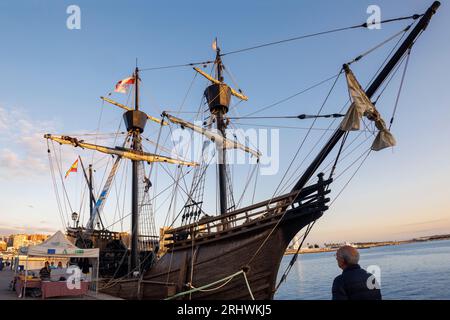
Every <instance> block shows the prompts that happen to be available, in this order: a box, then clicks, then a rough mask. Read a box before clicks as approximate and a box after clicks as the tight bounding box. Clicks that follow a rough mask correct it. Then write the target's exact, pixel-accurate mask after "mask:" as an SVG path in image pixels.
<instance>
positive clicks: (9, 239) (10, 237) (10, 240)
mask: <svg viewBox="0 0 450 320" xmlns="http://www.w3.org/2000/svg"><path fill="white" fill-rule="evenodd" d="M6 243H7V244H8V247H12V246H13V243H14V236H9V237H8V241H6Z"/></svg>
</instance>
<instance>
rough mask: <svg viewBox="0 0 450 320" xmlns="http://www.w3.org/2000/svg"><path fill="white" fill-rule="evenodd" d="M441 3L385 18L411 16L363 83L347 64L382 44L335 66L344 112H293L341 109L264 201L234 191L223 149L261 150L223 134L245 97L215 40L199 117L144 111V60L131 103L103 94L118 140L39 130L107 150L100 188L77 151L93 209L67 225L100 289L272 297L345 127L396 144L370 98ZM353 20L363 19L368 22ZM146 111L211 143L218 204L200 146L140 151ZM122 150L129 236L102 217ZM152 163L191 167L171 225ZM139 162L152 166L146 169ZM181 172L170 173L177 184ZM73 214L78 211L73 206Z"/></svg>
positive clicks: (326, 185)
mask: <svg viewBox="0 0 450 320" xmlns="http://www.w3.org/2000/svg"><path fill="white" fill-rule="evenodd" d="M439 5H440V3H439V2H434V3H433V4H432V6H431V7H430V8H429V9H428V10H427V11H426V12H425V13H424V14H420V15H414V16H411V17H405V18H399V19H391V20H387V21H385V22H392V21H395V20H406V19H412V20H413V22H412V23H411V24H410V25H408V27H406V28H405V29H402V32H401V33H400V34H401V35H402V38H401V39H400V40H403V41H400V40H399V42H398V43H397V44H396V46H395V47H394V49H393V50H392V51H391V52H390V54H389V56H388V58H386V60H385V62H384V64H383V65H382V66H381V67H380V69H379V72H378V74H377V75H376V76H375V77H374V78H373V81H371V83H370V85H369V86H368V88H367V89H366V90H364V89H363V88H362V86H361V85H360V84H359V82H358V80H357V79H356V77H355V75H354V74H353V72H352V70H351V68H350V66H351V64H352V63H355V62H358V61H360V60H361V59H362V58H363V57H364V56H365V55H367V54H369V53H371V52H372V51H373V50H375V49H376V48H378V47H379V46H377V47H375V48H374V49H371V50H369V51H367V52H366V53H364V54H362V55H359V56H357V57H356V58H355V59H354V60H352V61H351V62H349V63H346V64H344V65H343V67H342V69H341V71H340V73H339V75H341V74H343V75H345V78H346V82H347V87H348V92H349V96H350V103H349V104H347V106H349V107H348V109H347V111H346V112H345V113H343V114H339V113H334V114H327V115H326V114H322V113H321V112H320V111H319V112H318V113H317V114H315V115H306V114H302V115H299V116H297V118H298V119H309V118H312V119H317V118H335V119H336V118H342V119H341V120H340V123H339V124H338V126H337V128H336V129H335V131H334V133H333V134H332V135H331V137H330V138H329V140H328V141H327V142H326V143H325V145H324V146H323V147H322V149H321V150H320V151H319V152H318V153H317V155H316V156H315V158H314V159H313V161H312V162H311V163H310V164H309V165H308V166H306V169H304V170H303V171H302V172H301V174H299V176H298V179H297V180H296V181H295V182H294V183H293V187H292V188H291V189H290V190H288V191H287V192H285V193H284V194H281V195H275V194H276V193H274V196H273V197H271V198H269V199H267V200H265V201H261V202H257V203H255V202H252V203H250V204H248V205H246V206H240V205H239V203H236V201H235V200H234V197H233V192H232V184H231V176H230V172H229V167H230V164H227V156H226V155H227V152H229V151H230V149H237V150H238V151H239V152H244V153H247V154H249V155H250V156H251V157H254V158H255V159H259V158H260V157H261V152H259V151H258V150H257V149H254V148H251V147H249V146H247V145H246V144H244V143H240V142H238V140H237V139H235V138H234V137H229V136H227V128H228V127H229V126H230V124H231V123H232V122H231V121H232V120H233V118H232V117H229V116H228V111H229V109H230V102H231V99H232V97H234V98H236V99H238V101H242V100H244V101H245V100H247V97H246V96H245V95H244V94H243V93H242V91H240V90H235V89H233V88H231V87H230V86H229V85H228V84H227V83H226V82H225V79H224V70H225V71H226V68H225V66H224V64H223V61H222V58H223V56H224V55H225V54H222V53H221V50H220V48H219V47H218V44H217V41H216V42H215V43H214V49H215V52H216V56H215V59H214V60H213V61H208V62H204V64H211V65H213V72H212V74H211V75H210V74H208V73H206V72H204V71H203V70H201V69H200V68H197V67H194V69H195V72H196V73H197V74H200V75H201V76H203V77H205V78H206V79H207V80H208V81H209V82H210V84H209V86H208V87H207V88H206V90H205V91H204V98H205V101H206V103H205V105H206V106H207V109H206V113H205V117H204V119H203V121H204V122H203V124H202V125H197V124H194V123H191V122H188V121H185V120H183V119H181V118H178V117H175V116H173V115H171V114H170V113H169V112H163V113H162V115H161V116H162V118H161V119H159V118H155V117H152V116H150V115H147V114H146V113H145V112H144V111H143V110H142V108H141V106H140V101H139V96H140V95H139V94H140V72H141V71H142V70H141V69H139V68H138V67H136V69H135V71H134V73H133V75H132V76H131V77H130V78H128V79H126V80H125V82H123V81H122V84H123V83H128V84H132V85H133V91H132V92H133V97H134V103H132V105H134V107H128V106H126V105H125V104H121V103H118V102H116V101H114V100H112V99H110V98H107V97H102V99H103V100H104V101H105V102H106V103H111V104H113V105H115V106H118V107H120V108H122V109H124V110H125V113H124V115H123V118H124V122H125V125H126V132H125V133H124V134H125V139H124V141H123V143H122V145H121V146H117V147H105V146H101V145H98V144H93V143H88V142H86V141H85V140H84V139H79V138H75V137H73V136H68V135H59V136H57V135H52V134H46V135H45V138H46V139H47V141H48V144H49V148H48V149H49V153H50V149H51V148H50V145H51V144H53V143H57V144H61V145H70V146H73V147H78V148H82V149H87V150H94V151H95V152H100V153H105V154H108V155H111V156H112V158H113V164H112V167H111V169H110V173H109V175H108V178H107V179H106V182H105V183H104V186H103V188H102V189H101V192H100V193H99V195H98V197H97V196H96V195H95V188H94V186H93V178H92V171H93V170H92V166H91V165H89V168H86V167H85V166H84V164H83V162H82V161H81V165H82V169H83V172H84V177H85V180H86V182H87V185H88V186H89V188H88V190H89V203H90V216H89V220H88V222H87V224H86V225H85V226H82V227H81V226H78V225H74V226H73V227H69V228H68V229H67V235H68V237H69V238H72V239H73V240H74V241H76V242H77V246H81V247H83V246H84V247H99V248H100V249H101V264H100V273H101V274H102V276H103V277H104V279H103V282H102V286H100V290H101V291H103V292H105V293H108V294H111V295H114V296H118V297H121V298H125V299H272V298H273V297H274V294H275V292H276V290H277V289H278V286H279V284H280V283H281V282H282V281H284V280H285V278H286V275H287V272H288V271H289V269H290V267H292V264H293V263H294V262H295V259H293V260H292V261H291V263H290V264H289V266H288V269H287V270H286V272H285V273H284V274H283V276H282V277H281V280H280V282H279V283H278V285H277V276H278V273H279V268H280V262H281V259H282V258H283V255H284V253H285V251H286V248H287V247H288V245H289V243H290V242H291V241H292V239H293V238H294V237H295V236H296V235H297V234H298V233H299V232H300V231H302V230H303V231H304V238H305V237H306V235H307V234H308V233H309V231H310V230H311V228H312V226H313V225H314V223H315V222H316V221H317V220H318V219H319V218H320V217H321V216H322V215H323V214H324V212H326V211H327V210H328V208H329V203H330V192H331V189H330V186H331V184H332V182H333V178H334V177H333V175H334V172H335V168H336V166H337V165H338V164H339V161H340V160H341V159H340V157H341V154H342V152H343V150H345V144H346V142H347V143H348V139H347V137H348V136H349V134H350V133H351V132H352V131H356V130H359V129H360V126H361V122H363V121H364V124H366V122H365V121H369V122H370V123H372V125H373V128H374V130H373V132H372V133H373V135H375V136H376V137H375V140H374V141H373V144H372V145H371V147H370V150H369V153H370V151H379V150H381V149H384V148H388V147H392V146H394V145H395V143H396V142H395V139H394V137H393V136H392V134H391V132H390V130H389V129H390V126H389V127H388V126H387V125H386V123H385V121H384V120H383V119H382V117H381V115H380V113H379V112H378V110H377V108H376V107H375V103H373V102H372V100H373V98H374V97H375V94H376V93H377V91H380V89H383V84H385V83H388V82H390V81H389V79H390V77H391V76H392V74H393V72H396V71H397V70H398V68H399V66H400V64H401V63H402V62H404V61H406V64H407V60H408V59H409V54H410V52H411V49H412V47H413V45H414V44H415V43H416V40H417V39H418V37H419V36H420V35H421V34H422V32H423V31H424V30H425V29H426V28H427V26H428V24H429V22H430V19H431V18H432V16H433V15H434V13H435V12H436V10H437V9H438V7H439ZM382 23H383V22H382ZM358 27H362V28H364V27H367V24H363V25H360V26H358ZM351 28H355V27H351ZM393 38H394V37H392V38H390V39H388V40H391V39H393ZM291 40H292V39H291ZM387 42H388V41H385V42H384V43H387ZM384 43H383V44H384ZM272 44H274V43H272ZM260 47H262V46H260ZM254 48H256V47H254ZM254 48H251V49H254ZM202 64H203V63H202ZM189 65H195V64H189ZM405 70H406V67H405ZM339 75H338V76H337V77H336V79H337V78H338V77H339ZM336 81H337V80H336ZM382 91H384V89H383V90H382ZM377 100H378V99H377ZM397 102H398V101H397ZM147 121H151V122H154V123H156V124H157V125H158V126H159V128H160V132H161V131H162V130H166V128H170V127H171V126H175V127H176V126H179V127H181V128H183V129H188V130H191V131H192V132H193V133H195V134H198V135H201V136H202V137H204V145H203V147H205V146H207V145H208V144H213V145H214V148H215V150H216V157H217V160H218V161H217V167H216V173H217V175H216V177H217V186H218V196H217V200H218V206H217V207H218V212H217V214H211V213H210V212H209V214H208V213H207V212H205V209H204V208H205V207H204V205H203V198H204V194H205V180H204V179H205V178H204V175H205V172H206V169H207V167H208V160H207V157H205V155H204V154H203V153H202V154H201V155H200V157H199V158H200V160H199V161H189V160H186V159H184V158H182V157H181V156H180V157H173V156H172V157H169V156H164V155H160V154H157V153H156V152H155V153H151V152H147V151H145V150H144V148H143V136H142V135H143V132H144V130H145V127H146V123H147ZM314 121H315V120H314ZM391 124H392V121H391ZM159 146H160V139H159V138H158V141H157V143H156V147H155V151H158V150H162V149H161V148H159ZM333 150H334V151H335V152H334V153H332V151H333ZM331 154H333V156H334V158H333V159H332V161H331V164H332V170H331V171H330V172H329V175H327V176H325V174H324V173H323V172H318V169H319V168H320V167H321V165H322V164H323V163H324V161H325V160H326V159H327V158H329V157H330V156H331ZM80 160H81V158H80ZM125 160H131V167H132V173H131V179H132V181H131V185H132V186H131V214H130V216H131V232H130V239H129V241H128V243H127V244H126V243H125V242H126V241H124V238H123V237H124V234H123V233H119V232H115V231H111V230H109V229H108V227H105V226H104V225H103V222H102V219H101V216H102V214H103V212H102V211H103V208H104V204H105V201H106V198H107V196H108V194H109V192H110V189H111V186H112V183H113V180H114V177H115V175H116V173H117V171H118V167H119V164H120V163H121V161H125ZM257 162H258V161H255V163H257ZM157 163H165V164H167V165H168V166H170V165H173V166H174V167H176V169H177V170H183V169H185V168H186V167H187V168H190V172H193V177H192V184H191V188H190V190H189V192H185V193H186V196H187V200H186V201H185V203H184V205H183V207H182V208H181V210H180V212H179V215H178V216H177V218H178V221H179V220H181V223H180V224H179V226H176V227H175V226H174V223H175V222H172V224H171V225H166V226H165V227H163V228H161V232H160V234H158V233H159V232H157V231H156V227H155V222H154V215H155V214H157V213H158V212H154V211H156V210H155V209H154V207H153V205H152V197H151V196H150V190H152V188H153V186H152V182H151V181H150V179H151V175H152V170H153V167H154V166H155V165H156V164H157ZM144 165H148V166H149V168H150V172H149V174H148V175H146V173H145V166H144ZM179 172H181V171H179ZM180 175H181V173H179V175H178V178H179V177H180ZM293 176H295V173H294V174H293ZM242 180H244V179H242ZM179 181H180V179H178V180H176V181H174V183H175V182H176V184H178V183H179ZM255 185H256V180H255ZM173 196H175V194H174V195H173ZM74 215H75V217H74V220H76V218H77V214H75V213H74ZM175 220H176V219H174V221H175ZM304 238H303V240H304ZM295 257H296V256H295Z"/></svg>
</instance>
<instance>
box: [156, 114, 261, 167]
mask: <svg viewBox="0 0 450 320" xmlns="http://www.w3.org/2000/svg"><path fill="white" fill-rule="evenodd" d="M163 115H164V116H165V117H167V119H169V121H170V122H172V123H175V124H179V125H180V126H182V127H185V128H189V129H191V130H193V131H195V132H197V133H200V134H202V135H204V136H205V137H207V138H209V139H210V140H211V141H213V142H215V143H217V144H220V145H222V146H223V147H224V148H226V149H240V150H243V151H245V152H248V153H250V154H251V155H253V156H255V157H256V158H259V157H261V152H259V151H256V150H253V149H251V148H249V147H247V146H244V145H242V144H240V143H239V142H237V141H235V140H230V139H227V138H224V137H223V136H222V135H221V134H220V133H218V132H214V131H211V130H208V129H205V128H202V127H199V126H196V125H195V124H193V123H190V122H188V121H185V120H183V119H179V118H177V117H174V116H171V115H170V114H167V113H165V112H163Z"/></svg>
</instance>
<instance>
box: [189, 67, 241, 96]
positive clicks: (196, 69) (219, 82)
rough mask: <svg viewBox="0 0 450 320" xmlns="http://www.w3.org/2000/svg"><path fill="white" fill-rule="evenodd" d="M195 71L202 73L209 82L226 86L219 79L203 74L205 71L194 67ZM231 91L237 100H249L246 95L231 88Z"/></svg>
mask: <svg viewBox="0 0 450 320" xmlns="http://www.w3.org/2000/svg"><path fill="white" fill-rule="evenodd" d="M194 70H195V71H197V72H198V73H200V74H201V75H202V76H204V77H205V78H206V79H208V80H209V81H211V82H212V83H215V84H224V83H223V82H222V81H219V80H217V79H215V78H213V77H211V76H210V75H209V74H207V73H206V72H203V71H202V70H200V69H199V68H195V67H194ZM230 89H231V94H232V95H233V96H235V97H236V98H239V99H241V100H244V101H247V100H248V97H247V96H246V95H243V94H242V93H239V92H237V91H236V90H234V89H233V88H230Z"/></svg>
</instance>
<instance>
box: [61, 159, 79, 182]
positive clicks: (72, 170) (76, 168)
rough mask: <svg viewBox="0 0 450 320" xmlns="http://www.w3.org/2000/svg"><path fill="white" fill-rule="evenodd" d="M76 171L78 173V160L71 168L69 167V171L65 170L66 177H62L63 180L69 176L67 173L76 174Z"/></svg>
mask: <svg viewBox="0 0 450 320" xmlns="http://www.w3.org/2000/svg"><path fill="white" fill-rule="evenodd" d="M77 171H78V159H77V160H75V162H74V163H73V164H72V166H71V167H70V169H69V170H67V172H66V176H65V177H64V179H66V178H67V176H68V175H69V173H71V172H77Z"/></svg>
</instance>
